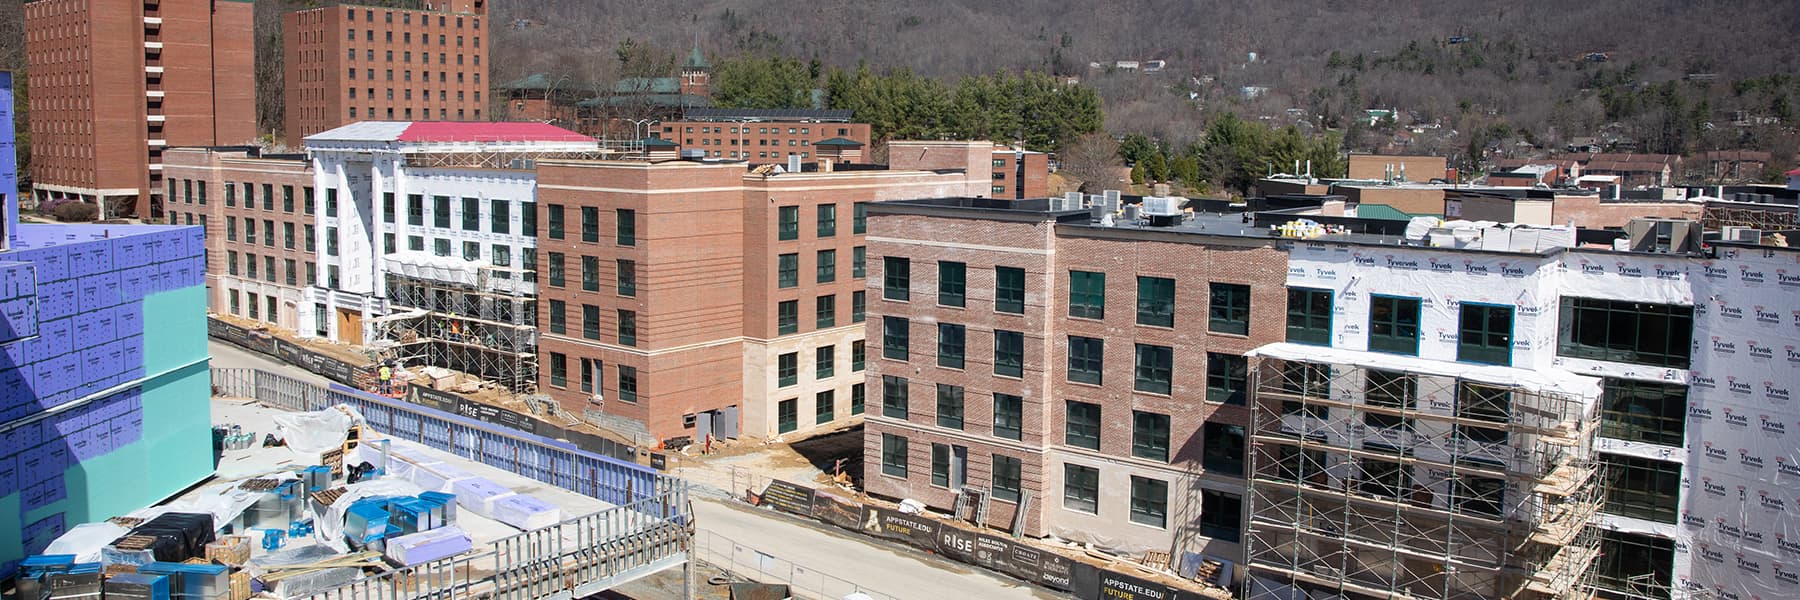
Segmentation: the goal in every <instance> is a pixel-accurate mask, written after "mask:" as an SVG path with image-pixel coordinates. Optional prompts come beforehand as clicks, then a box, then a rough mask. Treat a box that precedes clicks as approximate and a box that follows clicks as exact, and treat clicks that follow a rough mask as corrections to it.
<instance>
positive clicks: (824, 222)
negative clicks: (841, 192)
mask: <svg viewBox="0 0 1800 600" xmlns="http://www.w3.org/2000/svg"><path fill="white" fill-rule="evenodd" d="M835 235H837V206H834V205H831V204H821V205H819V237H822V238H828V237H832V236H835Z"/></svg>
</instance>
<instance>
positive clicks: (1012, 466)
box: [993, 454, 1023, 502]
mask: <svg viewBox="0 0 1800 600" xmlns="http://www.w3.org/2000/svg"><path fill="white" fill-rule="evenodd" d="M1021 467H1022V463H1021V462H1020V461H1019V459H1017V458H1013V457H1011V456H1002V455H999V454H995V455H994V491H993V496H994V499H995V500H1002V501H1006V502H1018V501H1019V481H1020V479H1022V475H1023V469H1022V468H1021Z"/></svg>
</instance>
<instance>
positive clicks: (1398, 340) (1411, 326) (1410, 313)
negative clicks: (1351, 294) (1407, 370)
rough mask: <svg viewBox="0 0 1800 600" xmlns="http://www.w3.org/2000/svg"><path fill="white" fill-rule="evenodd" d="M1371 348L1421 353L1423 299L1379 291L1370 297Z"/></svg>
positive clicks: (1414, 354) (1399, 352)
mask: <svg viewBox="0 0 1800 600" xmlns="http://www.w3.org/2000/svg"><path fill="white" fill-rule="evenodd" d="M1369 350H1371V351H1374V352H1388V353H1392V354H1405V355H1407V356H1418V355H1419V299H1418V298H1400V297H1395V296H1381V295H1375V296H1372V297H1371V298H1370V299H1369Z"/></svg>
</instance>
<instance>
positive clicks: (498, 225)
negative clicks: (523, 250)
mask: <svg viewBox="0 0 1800 600" xmlns="http://www.w3.org/2000/svg"><path fill="white" fill-rule="evenodd" d="M488 228H490V229H492V230H494V233H498V234H502V235H505V234H511V233H512V202H510V201H507V200H499V199H489V200H488Z"/></svg>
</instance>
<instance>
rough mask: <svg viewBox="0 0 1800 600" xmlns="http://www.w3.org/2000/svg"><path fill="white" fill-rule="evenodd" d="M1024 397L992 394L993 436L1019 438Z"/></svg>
mask: <svg viewBox="0 0 1800 600" xmlns="http://www.w3.org/2000/svg"><path fill="white" fill-rule="evenodd" d="M1024 426H1025V399H1024V398H1023V397H1020V396H1014V395H1012V394H1001V393H995V394H994V437H1000V438H1006V439H1009V440H1017V439H1020V438H1021V437H1022V436H1023V434H1024Z"/></svg>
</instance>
